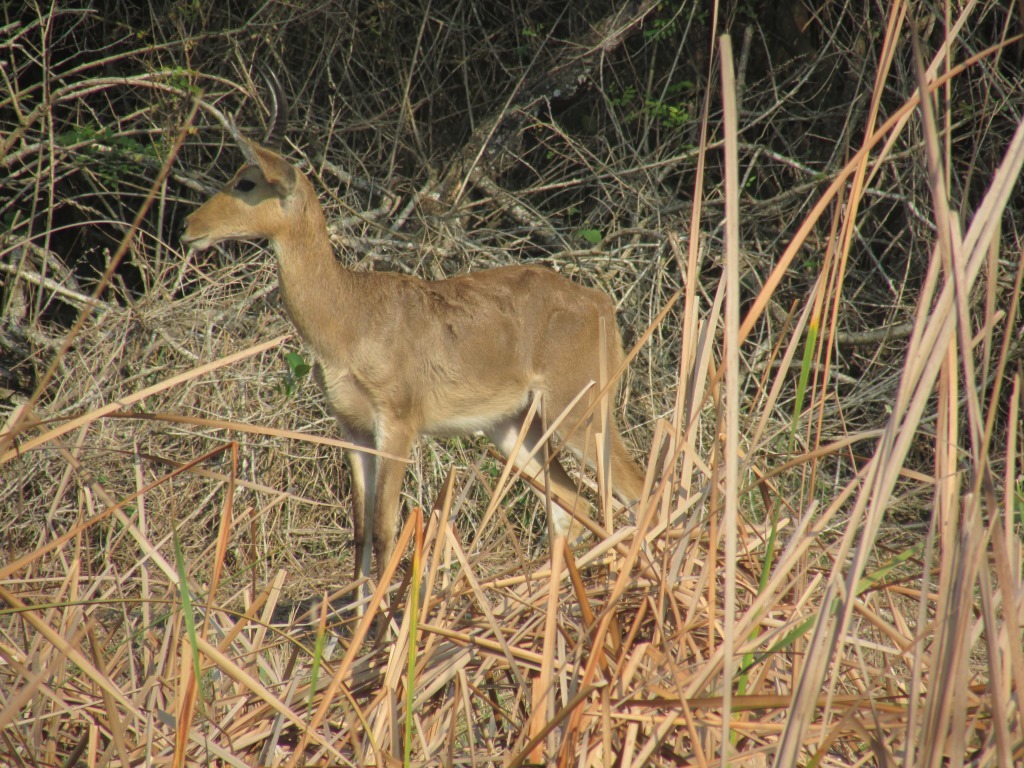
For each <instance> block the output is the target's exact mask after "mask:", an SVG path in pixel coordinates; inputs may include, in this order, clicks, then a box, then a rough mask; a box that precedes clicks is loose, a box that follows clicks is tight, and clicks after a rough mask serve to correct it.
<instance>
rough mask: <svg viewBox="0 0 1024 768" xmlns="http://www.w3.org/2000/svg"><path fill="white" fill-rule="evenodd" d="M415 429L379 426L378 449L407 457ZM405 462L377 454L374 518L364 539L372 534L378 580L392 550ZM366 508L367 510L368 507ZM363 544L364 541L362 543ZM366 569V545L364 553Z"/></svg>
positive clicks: (414, 435) (400, 426)
mask: <svg viewBox="0 0 1024 768" xmlns="http://www.w3.org/2000/svg"><path fill="white" fill-rule="evenodd" d="M415 439H416V432H415V430H412V429H410V428H408V427H404V426H402V425H397V424H396V425H391V426H388V427H386V428H381V429H380V430H379V431H378V434H377V448H378V450H380V451H383V452H384V453H388V454H391V455H392V456H400V457H402V458H403V459H404V458H406V457H408V455H409V452H410V451H411V450H412V444H413V441H414V440H415ZM405 470H406V463H405V462H404V461H398V460H396V459H386V458H384V457H383V456H378V457H377V490H376V494H375V498H374V505H373V519H372V520H371V521H367V531H366V533H365V534H364V535H365V537H366V539H365V540H366V541H367V542H368V541H369V539H370V534H371V533H372V538H373V552H374V554H375V555H376V556H377V578H378V579H380V578H381V577H382V576H383V574H384V569H385V568H387V565H388V562H389V561H390V560H391V554H392V552H394V549H395V533H396V532H397V531H398V512H399V509H400V507H401V495H402V480H403V478H404V477H405ZM368 511H369V510H368ZM364 546H365V544H364ZM363 559H364V560H365V561H366V567H367V570H369V547H367V548H366V551H365V552H364V553H363Z"/></svg>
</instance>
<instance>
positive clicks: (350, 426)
mask: <svg viewBox="0 0 1024 768" xmlns="http://www.w3.org/2000/svg"><path fill="white" fill-rule="evenodd" d="M267 79H268V82H269V83H270V86H271V91H272V96H273V100H272V104H273V109H272V114H271V119H270V123H271V127H270V129H269V130H268V132H267V138H266V139H264V142H263V143H262V144H261V143H257V142H255V141H252V140H250V139H247V138H245V137H244V136H242V135H241V134H240V133H239V132H238V129H237V128H236V127H235V126H234V123H233V122H232V123H231V125H230V129H231V133H232V134H233V136H234V139H235V141H236V142H237V144H238V147H239V149H240V150H241V153H242V156H243V158H244V160H245V162H244V164H243V165H242V167H241V168H240V169H239V170H238V172H237V173H235V175H234V176H233V177H232V179H231V180H230V181H229V182H228V183H227V184H226V185H225V186H224V187H223V188H222V189H221V190H220V191H219V192H217V193H215V194H214V195H213V196H212V197H210V198H209V199H208V200H207V201H206V202H205V203H203V205H202V206H200V207H199V208H198V209H197V210H195V211H194V212H193V213H192V214H191V215H189V216H188V218H187V219H186V221H185V228H184V232H183V234H182V242H183V244H184V245H185V246H187V247H188V248H189V249H192V250H196V251H199V250H203V249H206V248H209V247H211V246H213V245H215V244H218V243H221V242H224V241H230V240H266V241H268V242H269V244H270V247H271V249H272V250H273V252H274V253H275V255H276V258H277V268H278V278H279V281H280V295H281V297H282V298H283V302H284V307H285V310H286V312H287V314H288V316H289V317H290V318H291V321H292V322H293V323H294V325H295V327H296V329H297V330H298V332H299V335H300V336H301V338H302V339H303V341H304V342H305V343H306V344H307V345H308V346H309V347H311V348H312V350H313V352H314V353H315V358H316V363H315V365H314V375H315V379H316V381H317V383H318V385H319V387H320V389H321V390H322V391H323V394H324V396H325V398H326V400H327V404H328V408H329V411H330V412H331V414H332V415H333V416H334V418H335V420H336V421H337V424H338V428H339V431H340V432H341V435H342V437H343V438H344V439H345V440H346V441H348V442H349V443H351V444H352V445H353V446H354V447H353V448H352V449H347V450H346V453H347V454H348V459H349V464H350V466H351V476H352V487H353V497H354V510H353V529H354V542H355V547H354V548H355V567H354V578H355V579H356V580H360V579H364V580H365V579H366V578H367V577H369V575H370V566H371V546H372V550H373V554H375V555H376V560H377V577H378V579H380V578H381V576H382V573H383V571H384V569H385V568H386V566H387V564H388V562H389V560H390V558H391V555H392V550H393V549H394V546H395V544H394V541H395V534H396V530H397V524H398V514H399V506H400V492H401V486H402V480H403V477H404V474H405V463H406V462H404V461H401V460H399V459H407V458H408V456H409V454H410V452H411V450H412V447H413V444H414V442H415V441H416V440H417V439H418V438H419V437H420V436H458V435H470V434H478V433H483V434H484V435H486V436H488V437H489V438H490V439H491V441H492V442H493V443H494V445H495V446H496V447H497V449H498V450H499V451H500V452H501V453H502V454H504V455H505V456H506V458H509V459H510V460H511V461H512V463H513V465H515V466H516V468H517V469H519V470H520V471H521V473H522V475H523V476H524V477H527V478H529V479H532V481H533V484H534V490H538V492H540V491H539V489H549V490H550V493H551V496H552V497H553V503H552V506H551V507H550V509H551V519H550V521H549V522H550V531H551V534H552V539H553V540H554V537H556V536H560V535H562V536H564V535H567V534H568V533H569V529H570V526H572V527H573V532H574V534H575V533H576V532H578V531H579V530H580V529H579V528H578V527H577V526H578V523H576V522H575V521H576V520H577V519H578V518H579V516H581V515H584V514H589V513H590V511H591V507H590V505H589V503H587V502H586V501H585V500H583V499H582V498H580V495H579V491H578V488H577V485H576V483H575V482H574V481H573V480H572V478H571V477H570V475H569V474H568V472H567V471H566V470H565V468H564V467H563V465H562V464H561V463H560V462H559V461H558V459H557V456H556V457H555V458H554V459H553V460H551V461H550V463H547V462H545V461H544V456H543V451H540V452H539V457H538V455H536V454H535V455H534V456H533V457H530V454H531V453H534V449H535V448H537V447H538V445H539V444H540V441H541V439H542V437H543V435H544V429H543V428H542V422H541V420H540V419H539V418H536V417H534V418H532V419H529V420H528V416H530V414H531V408H532V406H531V404H532V403H533V400H534V398H535V397H537V396H538V395H539V396H541V399H540V400H539V402H540V403H541V406H540V410H541V411H542V413H543V416H544V417H546V419H547V420H548V421H551V422H553V421H554V420H555V419H556V418H557V417H558V416H559V415H560V414H562V413H563V411H566V410H567V409H568V413H567V415H566V417H565V418H564V419H563V420H562V422H561V423H562V424H564V425H566V426H570V425H579V424H580V422H581V420H584V421H586V419H587V418H589V417H588V416H587V414H588V411H592V410H593V409H592V408H591V407H590V406H591V403H592V401H593V399H594V397H596V395H595V390H596V387H595V386H594V384H595V382H598V381H599V378H600V377H599V362H598V361H599V357H600V355H601V350H600V349H599V347H600V345H601V344H602V343H603V344H604V350H603V354H604V356H605V360H606V364H607V366H608V370H613V371H614V370H616V369H617V368H618V367H619V365H620V364H621V363H622V361H623V359H624V354H623V348H622V343H621V340H620V338H619V336H618V333H617V332H616V330H615V328H616V326H615V307H614V304H613V302H612V300H611V298H610V297H609V296H608V295H607V294H605V293H603V292H601V291H599V290H595V289H593V288H588V287H584V286H581V285H578V284H576V283H574V282H572V281H570V280H569V279H567V278H566V277H563V276H561V275H559V274H557V273H555V272H553V271H551V270H549V269H546V268H543V267H539V266H506V267H498V268H493V269H486V270H481V271H478V272H470V273H468V274H461V275H458V276H456V277H452V278H449V279H445V280H436V281H428V280H422V279H419V278H416V277H411V276H408V275H403V274H398V273H393V272H356V271H353V270H350V269H348V268H346V267H344V266H343V265H342V264H341V263H340V262H338V261H336V260H335V258H334V254H333V252H332V249H331V245H330V241H329V238H328V230H327V222H326V219H325V218H324V214H323V211H322V209H321V206H320V202H319V199H318V198H317V194H316V192H315V190H314V188H313V186H312V184H311V183H310V181H309V180H308V179H307V178H306V177H305V176H304V175H303V174H302V173H301V172H300V171H299V170H298V169H297V168H295V167H294V166H293V165H291V164H289V163H288V161H287V160H285V159H284V157H282V155H281V154H279V153H278V152H277V151H274V150H272V149H270V148H269V147H268V146H265V144H268V143H270V139H271V137H274V136H280V134H281V129H282V126H283V125H284V123H285V121H286V120H287V117H286V116H285V117H284V118H282V116H281V115H282V114H284V115H286V110H287V104H286V102H285V98H284V95H283V89H282V88H281V86H280V84H279V83H278V82H277V79H276V78H274V77H272V76H271V77H268V78H267ZM282 106H283V109H282ZM602 325H603V326H604V327H605V328H607V329H608V331H607V332H603V331H602ZM602 340H603V341H602ZM588 388H589V393H588V395H586V396H584V397H583V398H578V395H579V394H580V393H581V392H583V391H584V390H587V389H588ZM574 401H577V402H576V403H575V405H573V402H574ZM532 412H536V413H538V414H539V412H538V411H537V409H536V408H533V411H532ZM586 433H587V430H586V429H576V430H575V431H572V432H564V434H561V435H559V437H560V439H561V440H562V441H563V442H564V445H565V447H568V448H569V449H571V450H572V451H573V452H574V453H576V454H577V455H580V456H586V455H587V454H588V453H590V454H593V453H594V451H593V450H591V451H589V452H588V450H587V447H588V446H587V445H586V437H585V435H586ZM608 433H609V435H608V436H609V438H610V443H609V445H610V457H609V458H610V466H611V480H612V486H613V491H614V493H615V495H616V497H617V498H618V499H619V501H620V502H622V503H623V504H625V505H628V504H631V503H633V502H634V501H636V500H637V499H639V498H640V495H641V492H642V489H643V482H644V477H643V473H642V472H641V470H640V468H639V467H638V465H637V464H636V463H634V461H633V460H632V459H631V458H630V456H629V453H628V452H627V450H626V446H625V444H624V442H623V439H622V435H621V434H620V432H619V430H618V428H617V427H616V426H615V424H614V420H610V421H609V424H608ZM521 435H522V440H520V436H521ZM517 445H518V447H517ZM362 449H371V450H373V451H376V453H368V452H365V451H364V450H362ZM382 454H386V455H382ZM392 457H394V458H392ZM592 458H593V457H592V456H591V459H592Z"/></svg>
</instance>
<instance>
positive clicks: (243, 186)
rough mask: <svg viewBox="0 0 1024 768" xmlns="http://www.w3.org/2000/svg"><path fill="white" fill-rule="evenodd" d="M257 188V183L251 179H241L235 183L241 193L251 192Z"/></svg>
mask: <svg viewBox="0 0 1024 768" xmlns="http://www.w3.org/2000/svg"><path fill="white" fill-rule="evenodd" d="M255 187H256V182H255V181H251V180H250V179H239V180H238V181H236V182H235V189H236V190H237V191H239V192H251V191H252V190H253V189H255Z"/></svg>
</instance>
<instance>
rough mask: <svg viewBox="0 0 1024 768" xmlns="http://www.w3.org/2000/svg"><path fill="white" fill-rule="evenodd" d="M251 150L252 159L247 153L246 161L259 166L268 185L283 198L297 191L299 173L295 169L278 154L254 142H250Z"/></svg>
mask: <svg viewBox="0 0 1024 768" xmlns="http://www.w3.org/2000/svg"><path fill="white" fill-rule="evenodd" d="M246 141H247V142H248V144H249V149H250V151H251V152H252V155H253V156H252V159H251V160H250V158H249V157H248V153H246V160H249V161H250V162H252V163H253V164H254V165H258V166H259V168H260V170H261V171H262V172H263V178H264V179H266V180H267V183H268V184H269V185H270V186H272V187H273V188H274V189H275V190H277V192H278V194H280V195H281V197H288V195H290V194H291V193H292V192H293V191H295V179H296V176H297V175H298V172H297V171H296V170H295V168H294V167H293V166H292V165H291V163H289V162H288V161H287V160H285V159H284V158H283V157H281V156H280V155H279V154H277V153H276V152H272V151H270V150H269V149H267V148H266V147H261V146H260V145H259V144H257V143H256V142H254V141H248V139H247V140H246Z"/></svg>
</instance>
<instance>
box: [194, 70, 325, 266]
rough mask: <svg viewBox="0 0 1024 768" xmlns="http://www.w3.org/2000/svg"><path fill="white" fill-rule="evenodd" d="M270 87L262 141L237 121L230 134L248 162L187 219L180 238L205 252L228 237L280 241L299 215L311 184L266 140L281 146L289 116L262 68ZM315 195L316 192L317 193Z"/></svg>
mask: <svg viewBox="0 0 1024 768" xmlns="http://www.w3.org/2000/svg"><path fill="white" fill-rule="evenodd" d="M264 78H265V79H266V80H267V83H268V85H269V86H270V94H271V118H270V121H269V122H270V127H269V129H268V130H267V135H266V137H265V138H264V141H263V143H262V144H257V143H256V142H254V141H251V140H250V139H247V138H246V137H244V136H242V135H241V134H240V133H239V131H238V128H237V127H236V126H235V124H234V121H230V123H229V127H230V129H231V134H232V136H233V137H234V139H235V142H236V143H237V144H238V148H239V149H240V150H241V152H242V156H243V158H244V159H245V164H244V165H243V166H242V167H241V168H240V169H239V170H238V172H237V173H236V174H235V175H234V177H233V178H232V179H231V180H230V181H229V182H228V183H227V184H225V185H224V187H223V188H222V189H221V190H220V191H219V192H217V193H216V194H214V195H213V196H212V197H211V198H210V199H209V200H207V201H206V202H205V203H204V204H203V205H202V206H200V207H199V208H198V209H197V210H196V211H195V212H194V213H192V214H191V215H190V216H188V218H186V219H185V229H184V231H183V232H182V235H181V240H182V243H184V244H185V245H186V246H188V247H189V248H191V249H193V250H197V251H201V250H204V249H206V248H209V247H211V246H213V245H216V244H217V243H220V242H223V241H226V240H258V239H267V240H271V241H276V240H277V239H278V238H280V237H281V236H282V233H284V232H286V231H287V229H288V227H289V225H290V224H291V223H292V222H293V221H294V220H295V214H294V210H293V208H294V206H296V205H302V201H303V200H304V199H305V198H306V195H305V194H304V193H306V192H308V193H310V194H312V192H313V191H312V187H310V185H309V182H307V181H306V179H305V177H303V176H302V174H300V173H298V172H297V171H296V170H295V168H294V167H293V166H292V165H290V164H289V163H288V161H287V160H285V159H284V158H283V157H281V155H280V154H278V153H277V152H275V151H274V150H273V149H270V148H268V147H267V146H265V145H267V144H270V145H279V144H280V142H281V137H282V132H283V130H284V127H285V123H286V122H287V119H288V117H287V116H288V112H287V103H286V101H285V98H284V95H283V89H282V87H281V83H280V81H279V80H278V79H277V77H276V76H274V75H273V73H264ZM314 196H315V195H314Z"/></svg>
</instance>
